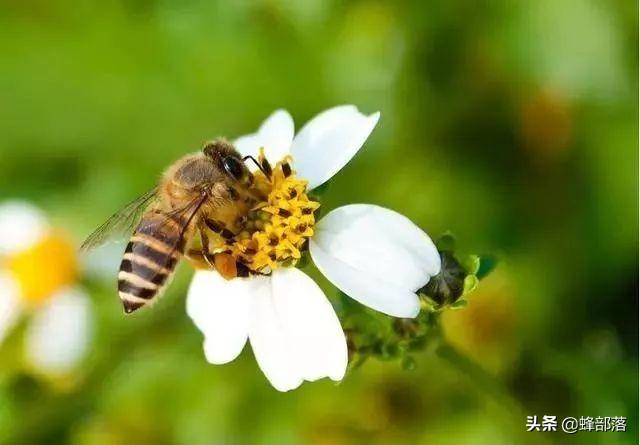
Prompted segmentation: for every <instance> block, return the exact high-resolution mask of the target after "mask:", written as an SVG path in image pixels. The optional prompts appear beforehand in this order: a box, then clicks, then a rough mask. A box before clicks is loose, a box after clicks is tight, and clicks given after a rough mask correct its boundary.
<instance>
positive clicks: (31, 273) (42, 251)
mask: <svg viewBox="0 0 640 445" xmlns="http://www.w3.org/2000/svg"><path fill="white" fill-rule="evenodd" d="M6 267H7V268H8V270H9V271H10V272H11V273H12V275H13V276H14V277H16V279H17V281H18V283H19V284H20V290H21V295H22V296H23V297H24V299H25V300H26V301H27V302H28V303H29V304H33V305H37V304H40V303H42V302H43V301H45V300H46V299H47V298H48V297H50V296H52V295H53V294H54V293H55V292H56V291H57V290H59V289H61V288H63V287H64V286H66V285H68V284H71V283H73V282H74V281H75V280H76V277H77V274H78V264H77V259H76V255H75V249H74V248H73V245H72V244H71V243H70V242H69V240H68V239H67V238H65V237H64V236H62V235H61V234H59V233H49V234H47V235H45V237H44V238H43V239H42V240H41V241H40V242H38V243H37V244H35V245H33V246H32V247H30V248H28V249H26V250H24V251H22V252H19V253H17V254H15V255H13V256H11V257H9V258H7V260H6Z"/></svg>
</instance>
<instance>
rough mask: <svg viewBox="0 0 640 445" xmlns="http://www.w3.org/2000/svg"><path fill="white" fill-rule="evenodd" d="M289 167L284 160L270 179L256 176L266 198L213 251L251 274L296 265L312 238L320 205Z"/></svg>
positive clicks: (258, 186) (259, 189)
mask: <svg viewBox="0 0 640 445" xmlns="http://www.w3.org/2000/svg"><path fill="white" fill-rule="evenodd" d="M263 160H264V154H263V153H262V152H261V153H260V161H261V162H262V161H263ZM290 165H291V158H290V157H287V158H285V159H284V160H283V161H280V162H278V163H277V164H276V165H275V166H274V167H273V168H272V173H271V176H270V177H267V176H265V175H264V174H263V173H262V172H256V173H255V177H254V187H255V188H256V190H257V191H258V192H260V193H261V194H262V195H263V196H266V198H265V199H264V200H263V201H262V202H260V203H258V204H257V205H256V206H254V208H253V209H252V210H251V211H250V212H249V214H248V215H247V221H246V222H245V224H244V227H243V230H242V231H241V232H240V233H238V234H237V235H236V236H235V237H233V238H232V239H229V240H223V241H222V242H223V245H222V246H219V247H218V248H217V249H216V250H219V251H226V252H229V253H230V254H231V255H233V256H234V257H235V258H236V260H237V261H238V262H240V263H242V264H244V265H245V266H247V268H248V269H249V270H250V271H252V272H255V273H263V274H264V273H270V272H272V271H273V270H275V269H277V268H278V267H282V266H293V265H295V264H296V263H297V261H298V260H299V259H300V258H301V257H302V250H303V248H304V247H305V243H306V242H307V239H308V238H309V237H311V236H313V228H314V226H315V216H314V212H315V211H316V210H317V209H318V207H320V203H318V202H316V201H312V200H311V199H309V197H308V196H307V194H306V189H307V181H305V180H303V179H299V178H296V176H295V172H292V171H291V170H290Z"/></svg>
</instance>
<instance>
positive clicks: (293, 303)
mask: <svg viewBox="0 0 640 445" xmlns="http://www.w3.org/2000/svg"><path fill="white" fill-rule="evenodd" d="M260 280H261V283H262V288H261V291H260V292H256V294H255V295H254V297H255V300H254V305H255V306H254V310H253V317H252V320H251V325H250V331H249V339H250V341H251V346H252V348H253V352H254V354H255V356H256V360H257V361H258V365H259V366H260V369H262V372H264V374H265V376H266V377H267V379H268V380H269V381H270V382H271V384H272V385H273V386H274V387H275V388H276V389H278V390H279V391H289V390H291V389H294V388H297V387H298V386H299V385H300V384H301V383H302V382H303V381H304V380H308V381H313V380H318V379H320V378H323V377H329V378H331V379H332V380H341V379H342V378H343V377H344V373H345V371H346V368H347V359H348V354H347V343H346V340H345V337H344V333H343V331H342V328H341V326H340V322H339V321H338V317H337V316H336V314H335V312H334V310H333V307H332V306H331V303H329V300H327V298H326V297H325V295H324V293H323V292H322V290H321V289H320V288H319V287H318V285H317V284H316V283H315V282H314V281H313V280H312V279H311V278H309V277H308V276H307V275H305V274H304V273H303V272H301V271H299V270H298V269H294V268H284V269H278V270H276V271H274V273H273V274H272V275H271V278H270V279H267V278H260Z"/></svg>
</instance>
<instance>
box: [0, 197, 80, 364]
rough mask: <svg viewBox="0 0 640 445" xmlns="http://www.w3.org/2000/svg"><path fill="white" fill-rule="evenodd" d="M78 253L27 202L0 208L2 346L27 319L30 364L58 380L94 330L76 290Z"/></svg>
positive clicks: (26, 340) (9, 203)
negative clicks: (25, 318) (19, 324)
mask: <svg viewBox="0 0 640 445" xmlns="http://www.w3.org/2000/svg"><path fill="white" fill-rule="evenodd" d="M75 260H76V258H75V248H74V247H73V246H72V245H71V244H70V243H68V242H67V240H66V238H64V237H62V236H60V234H59V233H57V232H56V231H55V230H54V229H52V228H51V227H50V225H49V224H48V222H47V220H46V218H45V216H44V215H43V213H42V212H41V211H40V210H38V209H37V208H35V207H33V206H31V205H30V204H27V203H24V202H17V201H11V202H7V203H4V204H2V205H0V343H2V341H3V340H4V339H5V338H6V336H7V335H8V334H9V333H10V332H11V328H13V327H14V326H15V324H16V323H17V322H18V321H19V320H20V319H21V317H22V316H27V317H28V318H29V323H28V324H27V327H26V332H25V337H24V346H25V358H26V360H27V365H28V366H29V367H31V368H32V369H33V370H34V371H36V372H37V373H41V374H45V375H49V376H58V375H63V374H65V373H67V372H69V371H71V370H72V369H73V367H74V366H75V365H76V364H77V363H78V361H79V360H80V359H81V358H82V357H83V356H84V353H85V351H86V349H87V345H88V341H89V337H90V331H91V322H92V317H91V315H92V314H91V307H90V302H89V298H88V297H87V295H86V294H85V293H84V292H83V291H82V290H81V289H80V288H78V287H77V286H76V285H75V277H76V263H75Z"/></svg>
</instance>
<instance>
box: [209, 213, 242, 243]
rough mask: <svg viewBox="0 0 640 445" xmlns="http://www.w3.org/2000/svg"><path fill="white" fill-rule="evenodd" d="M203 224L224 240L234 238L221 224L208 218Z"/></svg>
mask: <svg viewBox="0 0 640 445" xmlns="http://www.w3.org/2000/svg"><path fill="white" fill-rule="evenodd" d="M204 223H205V225H206V226H207V227H208V228H209V229H210V230H211V231H212V232H215V233H217V234H218V235H220V236H221V237H223V238H224V239H226V240H230V239H233V237H234V236H236V235H235V234H234V233H233V232H232V231H231V230H229V229H227V228H226V227H225V226H224V224H223V223H220V222H218V221H214V220H212V219H208V218H207V219H205V220H204Z"/></svg>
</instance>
